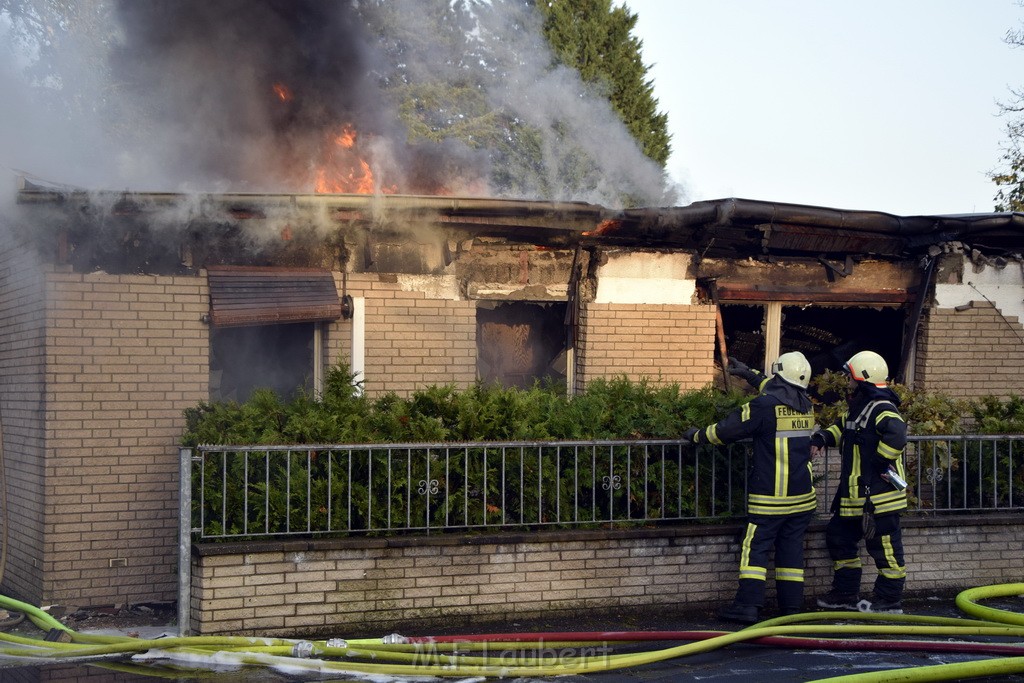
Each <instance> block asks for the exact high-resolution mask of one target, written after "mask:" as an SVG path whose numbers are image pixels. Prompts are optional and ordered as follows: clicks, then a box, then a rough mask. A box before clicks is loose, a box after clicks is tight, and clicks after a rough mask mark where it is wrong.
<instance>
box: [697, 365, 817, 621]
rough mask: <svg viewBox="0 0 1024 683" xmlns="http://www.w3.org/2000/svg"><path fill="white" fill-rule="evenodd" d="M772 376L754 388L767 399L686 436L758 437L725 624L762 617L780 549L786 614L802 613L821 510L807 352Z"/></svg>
mask: <svg viewBox="0 0 1024 683" xmlns="http://www.w3.org/2000/svg"><path fill="white" fill-rule="evenodd" d="M729 365H730V366H731V368H730V371H732V372H733V373H734V374H739V373H740V371H742V370H743V369H745V370H746V371H747V372H753V371H750V370H749V369H747V368H746V366H742V369H741V368H740V367H738V366H740V365H742V364H738V363H735V362H734V361H733V362H730V363H729ZM771 372H772V376H771V377H770V378H766V379H765V380H763V381H758V382H757V384H755V386H757V387H758V388H759V391H760V393H759V394H758V396H756V397H755V398H754V399H753V400H751V401H750V402H749V403H746V404H745V405H742V406H740V407H739V408H737V409H736V410H734V411H733V412H731V413H730V414H729V415H727V416H726V417H725V418H724V419H723V420H721V421H720V422H718V423H716V424H713V425H711V426H709V427H705V428H704V429H697V428H691V429H689V430H687V431H686V432H685V433H684V434H683V439H684V440H688V441H691V442H693V443H695V444H703V443H711V444H727V443H732V442H735V441H739V440H741V439H746V438H753V442H754V443H753V457H752V460H751V467H750V471H749V472H748V474H747V527H746V530H745V533H744V535H743V541H742V545H741V550H740V568H739V588H738V589H737V590H736V597H735V599H734V600H733V602H732V604H730V605H728V606H726V607H724V608H722V609H721V610H719V612H718V616H719V617H721V618H722V619H725V620H726V621H735V622H739V623H741V624H753V623H756V622H757V621H758V620H759V618H760V610H761V609H762V608H763V607H764V597H765V584H766V582H767V580H768V558H769V555H770V554H771V551H772V549H773V548H774V551H775V586H776V597H777V599H778V605H779V610H780V611H781V612H782V613H783V614H796V613H799V612H802V611H803V599H804V533H805V532H806V530H807V525H808V524H809V523H810V521H811V516H812V515H813V514H814V508H815V504H816V499H815V495H814V487H813V485H812V484H811V431H812V427H813V425H814V415H813V413H812V410H811V400H810V399H809V398H808V397H807V384H808V382H809V381H810V379H811V365H810V363H808V362H807V359H806V358H805V357H804V355H803V354H802V353H800V352H798V351H794V352H790V353H784V354H782V355H781V356H779V359H778V360H777V361H775V362H774V363H772V367H771ZM758 375H760V373H758ZM762 377H763V376H762ZM755 379H756V377H755ZM751 383H752V384H753V383H754V382H751Z"/></svg>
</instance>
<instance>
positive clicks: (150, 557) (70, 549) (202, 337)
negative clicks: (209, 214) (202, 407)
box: [43, 273, 209, 604]
mask: <svg viewBox="0 0 1024 683" xmlns="http://www.w3.org/2000/svg"><path fill="white" fill-rule="evenodd" d="M46 287H47V295H46V299H47V308H46V318H47V327H48V334H47V347H46V360H47V364H46V376H45V379H46V386H47V391H46V420H47V422H46V455H45V460H44V467H45V476H46V486H45V496H46V510H45V516H44V521H43V532H44V537H43V538H44V561H43V570H44V572H45V574H44V576H45V580H44V586H43V600H44V601H46V602H51V601H52V602H71V603H73V604H114V603H122V602H128V601H132V600H140V599H145V600H173V599H174V598H175V597H176V594H177V576H176V573H177V572H176V570H177V564H176V557H177V547H178V542H177V530H178V503H177V498H178V483H177V482H178V449H177V445H178V443H179V440H180V438H181V434H182V431H183V429H184V417H183V411H184V409H185V408H188V407H191V406H194V405H196V404H197V403H198V402H199V401H202V400H206V399H208V397H209V394H208V392H209V389H208V384H209V343H208V339H209V334H208V328H207V325H206V324H205V323H203V322H201V320H200V317H201V316H202V315H203V314H204V313H206V312H207V311H208V309H209V303H208V293H207V288H206V279H205V278H201V277H157V276H130V275H121V276H114V275H106V274H103V273H92V274H85V275H82V274H72V273H56V274H52V275H50V276H49V277H48V278H47V283H46ZM122 559H123V560H124V562H125V566H123V567H119V566H116V565H115V566H111V560H114V561H115V562H117V561H119V560H122Z"/></svg>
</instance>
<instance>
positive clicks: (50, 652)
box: [0, 583, 1024, 683]
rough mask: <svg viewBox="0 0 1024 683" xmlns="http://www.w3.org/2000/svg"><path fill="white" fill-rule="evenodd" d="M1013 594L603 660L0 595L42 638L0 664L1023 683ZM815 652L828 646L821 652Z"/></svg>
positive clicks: (968, 597) (968, 596)
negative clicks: (843, 672) (193, 623)
mask: <svg viewBox="0 0 1024 683" xmlns="http://www.w3.org/2000/svg"><path fill="white" fill-rule="evenodd" d="M1021 594H1024V583H1011V584H999V585H993V586H983V587H979V588H972V589H970V590H965V591H963V592H961V593H960V594H959V595H957V598H956V605H957V607H958V608H959V609H960V610H961V611H962V612H964V613H965V614H967V615H968V616H969V617H973V618H950V617H927V616H917V615H887V614H864V613H858V612H812V613H806V614H799V615H790V616H786V617H779V618H777V619H771V620H768V621H764V622H761V623H759V624H756V625H754V626H751V627H749V628H745V629H742V630H739V631H735V632H724V633H719V632H697V633H698V634H701V635H700V638H701V639H699V640H694V641H693V642H687V643H685V644H682V645H676V646H673V647H668V648H662V649H655V650H651V651H646V652H629V653H619V654H616V653H613V652H612V647H611V646H612V645H614V643H610V642H608V641H606V640H600V639H595V638H594V637H593V635H594V634H587V635H588V636H589V637H588V638H587V639H573V635H574V634H571V633H566V634H557V635H559V636H561V637H560V638H557V639H551V638H545V639H543V640H535V641H530V640H529V639H528V638H529V634H526V635H524V636H523V638H524V639H522V640H509V639H507V638H504V637H501V638H499V637H497V636H495V637H493V639H489V637H488V636H467V637H466V639H467V640H459V639H449V640H445V641H443V642H442V641H435V640H433V639H429V638H423V639H406V638H402V637H400V636H388V637H384V638H367V639H358V640H341V639H331V640H324V641H306V640H296V639H283V638H251V637H238V636H191V637H165V638H157V639H140V638H131V637H128V636H99V635H89V634H83V633H78V632H76V631H73V630H71V629H69V628H68V627H67V626H65V625H64V624H61V623H60V622H59V621H57V620H56V619H54V618H53V617H52V616H50V615H49V614H47V613H46V612H44V611H43V610H40V609H38V608H36V607H33V606H31V605H28V604H25V603H22V602H19V601H17V600H14V599H12V598H8V597H4V596H0V607H2V608H4V609H7V610H8V611H14V612H22V613H24V614H25V615H26V616H27V617H28V619H29V620H30V621H31V622H32V623H33V624H34V625H35V626H36V627H38V628H39V629H40V630H42V631H44V632H45V633H46V634H47V635H48V637H47V638H46V639H42V638H29V637H25V636H18V635H13V634H8V633H2V632H0V663H3V661H4V660H5V659H7V660H10V661H15V660H20V661H29V662H31V663H33V664H38V663H55V662H60V663H70V662H81V663H101V664H100V665H102V666H106V667H110V668H117V669H119V670H124V669H126V668H129V667H128V665H126V663H125V662H134V663H135V664H136V666H134V667H130V669H131V671H133V672H135V673H139V674H144V675H152V676H160V677H173V675H169V670H168V669H159V668H155V667H154V666H153V665H173V666H174V667H178V668H177V669H174V670H173V671H179V670H180V669H187V670H189V671H191V672H194V671H195V670H196V669H209V668H219V667H223V666H258V667H270V668H274V669H279V670H283V671H289V672H302V673H304V674H324V675H338V674H343V673H349V674H362V675H368V674H369V675H378V676H379V675H390V676H419V677H422V676H435V677H466V676H478V677H513V678H514V677H534V678H536V677H548V676H564V675H567V674H584V673H599V672H603V671H612V670H616V669H623V668H627V667H638V666H643V665H645V664H651V663H655V662H662V661H665V660H669V659H674V658H679V657H686V656H689V655H694V654H698V653H704V652H710V651H713V650H717V649H720V648H723V647H727V646H729V645H733V644H735V643H744V642H757V643H758V644H765V645H770V644H772V643H773V642H775V641H773V639H777V641H778V642H786V643H790V644H793V643H796V644H799V643H803V644H804V646H811V645H810V644H819V643H822V642H827V643H832V644H834V645H838V644H843V645H844V646H845V645H848V646H851V647H850V648H846V649H852V648H857V649H864V648H865V647H867V648H870V647H871V643H879V645H881V641H862V640H860V639H859V637H862V636H885V637H886V638H887V640H886V641H885V643H884V644H885V645H886V646H887V647H886V648H885V649H905V650H915V649H919V648H921V649H923V648H925V647H926V646H927V647H928V649H931V650H935V649H947V648H948V650H949V651H951V652H953V651H956V652H962V651H970V650H965V649H964V648H968V647H971V646H977V647H987V648H988V651H993V652H994V651H998V652H999V653H1008V654H1010V656H999V657H997V656H989V657H988V658H986V659H979V660H977V661H970V662H960V663H956V664H941V665H935V666H921V667H910V668H900V669H894V670H889V671H874V672H870V673H859V674H854V675H851V676H840V677H837V678H829V679H823V680H828V681H850V682H855V683H869V682H871V683H874V682H881V681H942V680H963V679H968V678H972V677H981V676H998V675H1008V674H1013V673H1024V615H1021V614H1018V613H1015V612H1007V611H1005V610H999V609H995V608H992V607H987V606H983V605H980V604H978V602H977V601H979V600H987V599H992V598H999V597H1008V596H1014V595H1021ZM825 622H843V623H825ZM657 633H658V632H655V634H657ZM54 635H56V636H59V637H60V638H59V639H57V640H51V639H50V637H52V636H54ZM580 635H582V634H580ZM825 636H833V637H834V638H836V639H838V640H830V641H823V638H824V637H825ZM975 637H977V638H992V637H999V638H1004V639H1008V641H1009V642H1004V643H1002V644H999V645H993V644H992V643H991V642H988V643H985V642H978V641H971V640H968V639H970V638H975ZM927 638H944V639H946V640H927ZM666 639H668V638H666ZM679 639H683V638H679ZM949 639H956V640H955V641H954V640H949ZM62 640H70V642H61V641H62ZM634 642H635V641H634ZM889 646H893V647H889ZM823 647H826V648H827V647H828V644H825V645H823ZM999 648H1001V649H999ZM975 651H979V650H975ZM140 664H143V665H144V666H140Z"/></svg>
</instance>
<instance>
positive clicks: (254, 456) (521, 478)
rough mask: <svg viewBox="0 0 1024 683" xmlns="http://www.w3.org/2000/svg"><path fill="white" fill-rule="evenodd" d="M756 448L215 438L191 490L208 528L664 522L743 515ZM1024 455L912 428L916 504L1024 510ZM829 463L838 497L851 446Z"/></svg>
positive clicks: (186, 487) (384, 531) (258, 532)
mask: <svg viewBox="0 0 1024 683" xmlns="http://www.w3.org/2000/svg"><path fill="white" fill-rule="evenodd" d="M748 458H749V444H743V443H741V444H735V445H732V446H728V447H717V448H716V447H709V446H701V447H696V448H695V447H693V446H691V445H684V444H682V443H681V442H679V441H659V440H646V441H587V442H579V441H566V442H550V441H544V442H515V443H495V442H486V443H461V444H452V443H436V444H387V445H380V444H377V445H317V446H301V447H300V446H246V447H238V446H201V447H199V448H197V449H195V451H194V452H193V451H192V449H182V479H183V482H182V496H183V498H182V499H183V501H189V504H190V507H191V513H192V514H191V532H192V534H193V535H195V536H196V537H198V538H200V539H207V540H213V539H239V538H260V537H274V536H287V535H339V536H341V535H365V534H377V535H390V534H397V533H402V532H420V533H423V532H427V533H431V532H445V531H458V530H470V529H476V530H481V529H490V530H502V529H508V530H515V529H518V530H522V529H540V528H552V527H557V528H609V527H627V526H631V525H633V526H636V525H647V526H650V525H656V524H661V523H674V522H681V521H706V520H723V519H730V518H737V517H742V516H743V515H744V514H745V499H746V476H745V473H746V470H747V462H748ZM1022 458H1024V436H1019V435H1015V436H934V437H912V438H911V442H910V443H909V444H908V447H907V451H906V454H905V463H906V467H907V474H908V479H909V481H910V505H911V509H912V510H918V511H922V512H952V511H982V510H1018V509H1021V505H1022V495H1021V494H1022V486H1024V479H1022V477H1024V462H1022ZM815 469H816V472H817V479H818V484H817V486H818V490H819V496H820V498H821V499H822V501H824V500H825V498H826V497H828V496H831V493H832V491H834V489H835V482H836V478H837V477H838V472H839V467H838V454H837V452H836V451H834V450H830V451H829V452H828V453H827V454H826V457H825V459H824V462H819V463H816V465H815ZM824 507H826V505H825V504H824V502H822V504H820V505H819V508H824Z"/></svg>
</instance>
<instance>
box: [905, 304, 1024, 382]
mask: <svg viewBox="0 0 1024 683" xmlns="http://www.w3.org/2000/svg"><path fill="white" fill-rule="evenodd" d="M1022 367H1024V327H1022V326H1021V324H1020V321H1019V320H1017V318H1016V317H1006V318H1004V317H1003V316H1002V315H1001V314H1000V313H999V311H998V310H996V309H995V308H994V307H993V306H992V304H990V303H988V302H977V301H976V302H974V304H973V306H972V307H971V308H970V309H968V310H966V311H957V310H954V309H934V310H931V311H929V312H928V313H927V315H926V316H925V318H924V320H923V321H922V325H921V330H920V336H919V338H918V343H917V361H916V365H915V369H914V372H915V375H914V377H915V384H916V385H917V387H918V388H921V389H925V390H928V391H938V392H942V393H945V394H949V395H950V396H955V397H958V398H977V397H979V396H985V395H994V396H1003V397H1005V396H1009V395H1011V394H1016V395H1018V396H1019V395H1024V372H1021V368H1022Z"/></svg>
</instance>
